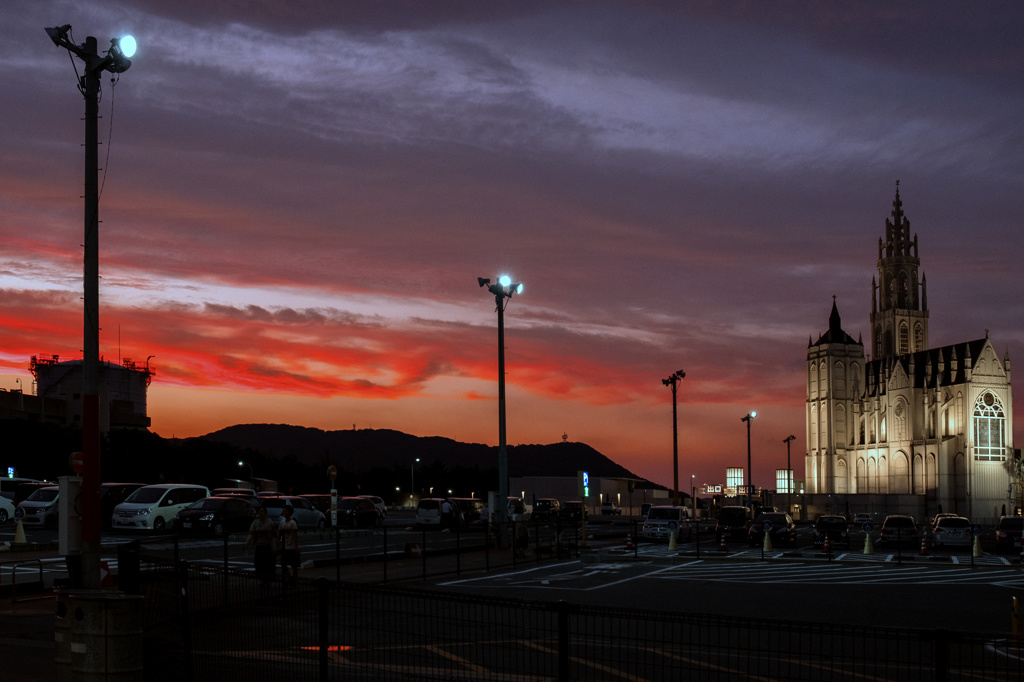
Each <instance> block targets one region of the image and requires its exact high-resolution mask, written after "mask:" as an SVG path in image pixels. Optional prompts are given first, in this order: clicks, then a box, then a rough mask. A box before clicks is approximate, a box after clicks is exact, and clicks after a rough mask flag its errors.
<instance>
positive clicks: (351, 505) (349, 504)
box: [338, 500, 360, 509]
mask: <svg viewBox="0 0 1024 682" xmlns="http://www.w3.org/2000/svg"><path fill="white" fill-rule="evenodd" d="M359 502H360V501H359V500H338V509H358V508H359Z"/></svg>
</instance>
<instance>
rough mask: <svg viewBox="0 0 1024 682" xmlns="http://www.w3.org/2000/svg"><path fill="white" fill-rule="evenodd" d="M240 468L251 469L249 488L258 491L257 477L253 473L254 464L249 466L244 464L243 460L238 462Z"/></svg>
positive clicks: (246, 463)
mask: <svg viewBox="0 0 1024 682" xmlns="http://www.w3.org/2000/svg"><path fill="white" fill-rule="evenodd" d="M238 466H240V467H249V487H250V488H252V489H253V490H256V476H255V474H253V472H252V464H249V463H248V462H243V461H242V460H238Z"/></svg>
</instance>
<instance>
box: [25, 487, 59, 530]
mask: <svg viewBox="0 0 1024 682" xmlns="http://www.w3.org/2000/svg"><path fill="white" fill-rule="evenodd" d="M59 500H60V486H56V485H48V486H46V487H45V488H39V489H38V490H36V491H35V492H34V493H32V494H31V495H29V496H28V497H26V498H25V499H24V500H22V501H21V502H19V503H18V509H20V510H21V511H22V513H23V516H22V519H21V520H22V523H25V524H27V525H34V526H45V527H46V528H56V527H57V519H58V511H57V503H58V501H59Z"/></svg>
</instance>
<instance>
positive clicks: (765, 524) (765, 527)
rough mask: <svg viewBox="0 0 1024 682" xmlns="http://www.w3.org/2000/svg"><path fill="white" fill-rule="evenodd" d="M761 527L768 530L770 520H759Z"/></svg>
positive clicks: (770, 524)
mask: <svg viewBox="0 0 1024 682" xmlns="http://www.w3.org/2000/svg"><path fill="white" fill-rule="evenodd" d="M761 527H762V528H764V529H765V531H769V530H771V529H772V522H771V521H769V520H767V519H765V520H764V521H762V522H761Z"/></svg>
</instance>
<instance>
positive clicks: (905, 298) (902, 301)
mask: <svg viewBox="0 0 1024 682" xmlns="http://www.w3.org/2000/svg"><path fill="white" fill-rule="evenodd" d="M909 298H910V280H909V279H908V278H907V273H905V272H901V273H900V283H899V290H898V291H897V292H896V307H897V308H909V307H910V303H909Z"/></svg>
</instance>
